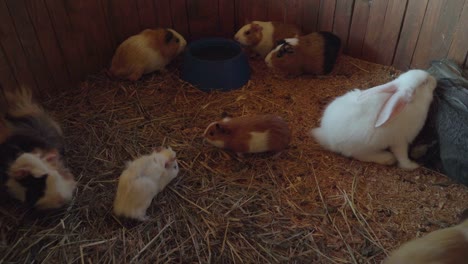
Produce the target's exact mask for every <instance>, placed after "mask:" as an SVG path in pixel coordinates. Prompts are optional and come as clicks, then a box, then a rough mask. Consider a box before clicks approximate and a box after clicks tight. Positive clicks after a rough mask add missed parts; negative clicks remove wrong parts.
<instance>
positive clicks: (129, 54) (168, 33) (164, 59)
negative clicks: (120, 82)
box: [109, 28, 187, 81]
mask: <svg viewBox="0 0 468 264" xmlns="http://www.w3.org/2000/svg"><path fill="white" fill-rule="evenodd" d="M186 45H187V42H186V40H185V39H184V37H182V36H181V35H180V34H179V33H177V32H176V31H175V30H173V29H169V28H168V29H163V28H158V29H145V30H143V31H142V32H141V33H140V34H138V35H134V36H131V37H129V38H128V39H126V40H125V41H124V42H122V44H120V46H119V47H118V48H117V50H116V52H115V54H114V57H113V58H112V65H111V68H110V70H109V73H110V75H112V76H114V77H117V78H120V79H126V80H130V81H136V80H138V79H140V77H141V76H142V75H143V74H146V73H150V72H154V71H158V70H159V71H161V70H164V69H165V67H166V65H167V64H169V63H170V62H171V61H172V60H173V59H174V58H175V57H176V56H177V55H179V54H180V53H181V52H182V51H183V50H184V48H185V46H186Z"/></svg>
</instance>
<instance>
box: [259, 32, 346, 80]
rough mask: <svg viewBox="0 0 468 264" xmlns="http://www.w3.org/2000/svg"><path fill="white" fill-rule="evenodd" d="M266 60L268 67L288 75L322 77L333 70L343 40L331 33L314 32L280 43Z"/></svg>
mask: <svg viewBox="0 0 468 264" xmlns="http://www.w3.org/2000/svg"><path fill="white" fill-rule="evenodd" d="M277 44H278V46H276V48H275V49H274V50H272V51H271V52H270V53H269V54H268V55H267V56H266V58H265V62H266V63H267V65H268V67H270V68H273V69H277V70H279V71H280V72H282V73H284V74H288V75H293V76H297V75H301V74H303V73H307V74H315V75H322V74H328V73H330V72H331V71H332V70H333V67H334V66H335V63H336V59H337V58H338V55H339V53H340V48H341V40H340V38H339V37H338V36H336V35H334V34H332V33H330V32H314V33H311V34H309V35H305V36H300V37H297V38H288V39H284V40H283V41H279V42H278V43H277Z"/></svg>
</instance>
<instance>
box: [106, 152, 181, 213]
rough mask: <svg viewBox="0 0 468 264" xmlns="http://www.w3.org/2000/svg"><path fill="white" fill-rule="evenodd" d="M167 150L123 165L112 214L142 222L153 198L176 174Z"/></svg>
mask: <svg viewBox="0 0 468 264" xmlns="http://www.w3.org/2000/svg"><path fill="white" fill-rule="evenodd" d="M178 172H179V166H178V164H177V160H176V156H175V152H174V151H172V149H171V148H168V149H163V150H160V151H154V152H153V153H152V154H150V155H145V156H142V157H140V158H138V159H136V160H134V161H131V162H129V163H128V164H127V168H126V169H125V170H124V171H123V172H122V175H121V176H120V179H119V184H118V187H117V194H116V197H115V201H114V213H115V214H116V215H119V216H125V217H129V218H134V219H137V220H141V221H144V220H146V219H147V216H146V210H147V209H148V207H149V206H150V204H151V201H152V200H153V198H154V197H155V196H156V195H157V194H158V193H159V192H161V191H162V190H163V189H164V187H166V185H167V184H169V182H171V181H172V180H173V179H174V178H175V177H176V176H177V174H178Z"/></svg>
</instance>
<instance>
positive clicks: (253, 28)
mask: <svg viewBox="0 0 468 264" xmlns="http://www.w3.org/2000/svg"><path fill="white" fill-rule="evenodd" d="M251 28H252V30H253V31H261V30H262V29H263V28H262V26H260V25H259V24H255V23H252V26H251Z"/></svg>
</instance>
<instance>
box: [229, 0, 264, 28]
mask: <svg viewBox="0 0 468 264" xmlns="http://www.w3.org/2000/svg"><path fill="white" fill-rule="evenodd" d="M268 2H269V1H268V0H256V1H251V0H237V2H236V14H237V24H238V25H239V28H240V27H241V26H243V25H245V24H246V23H247V22H248V21H254V20H258V21H267V20H269V18H268Z"/></svg>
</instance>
